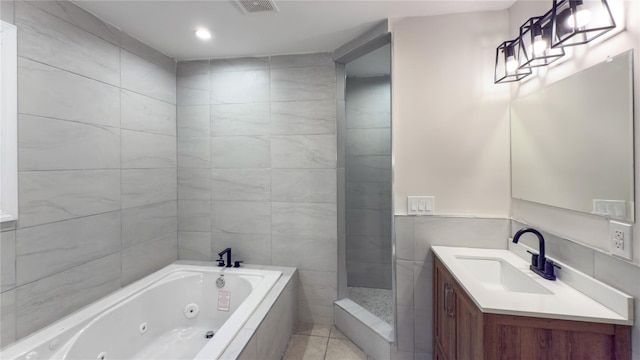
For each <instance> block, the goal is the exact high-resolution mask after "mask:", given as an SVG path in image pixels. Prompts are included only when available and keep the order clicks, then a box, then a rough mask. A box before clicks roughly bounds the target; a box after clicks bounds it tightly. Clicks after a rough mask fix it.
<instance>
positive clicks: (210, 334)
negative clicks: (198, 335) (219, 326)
mask: <svg viewBox="0 0 640 360" xmlns="http://www.w3.org/2000/svg"><path fill="white" fill-rule="evenodd" d="M212 337H213V331H211V330H209V331H207V333H206V334H205V335H204V338H205V339H211V338H212Z"/></svg>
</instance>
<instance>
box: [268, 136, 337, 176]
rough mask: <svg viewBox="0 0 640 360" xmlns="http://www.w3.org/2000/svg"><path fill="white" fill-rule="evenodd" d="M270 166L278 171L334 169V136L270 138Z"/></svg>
mask: <svg viewBox="0 0 640 360" xmlns="http://www.w3.org/2000/svg"><path fill="white" fill-rule="evenodd" d="M271 166H272V167H273V168H278V169H322V168H335V167H336V137H335V135H287V136H272V137H271Z"/></svg>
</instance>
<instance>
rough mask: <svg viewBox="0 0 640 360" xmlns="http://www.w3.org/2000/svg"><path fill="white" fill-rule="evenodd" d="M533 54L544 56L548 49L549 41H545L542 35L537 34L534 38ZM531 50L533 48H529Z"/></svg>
mask: <svg viewBox="0 0 640 360" xmlns="http://www.w3.org/2000/svg"><path fill="white" fill-rule="evenodd" d="M532 47H533V54H534V55H535V56H542V55H544V52H545V50H547V42H546V41H544V39H543V38H542V35H536V36H535V37H534V38H533V46H532ZM529 52H531V49H529Z"/></svg>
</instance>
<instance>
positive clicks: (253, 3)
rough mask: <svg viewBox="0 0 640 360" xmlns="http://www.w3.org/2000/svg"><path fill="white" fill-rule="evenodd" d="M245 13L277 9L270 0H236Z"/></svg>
mask: <svg viewBox="0 0 640 360" xmlns="http://www.w3.org/2000/svg"><path fill="white" fill-rule="evenodd" d="M236 2H237V3H238V4H239V5H240V8H241V9H242V11H243V12H244V13H245V14H250V13H257V12H263V11H278V7H277V6H276V4H275V3H274V2H273V1H271V0H236Z"/></svg>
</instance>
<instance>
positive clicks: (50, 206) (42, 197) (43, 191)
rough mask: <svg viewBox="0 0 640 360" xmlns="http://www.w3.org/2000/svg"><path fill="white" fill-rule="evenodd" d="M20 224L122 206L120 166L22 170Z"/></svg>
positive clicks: (57, 219)
mask: <svg viewBox="0 0 640 360" xmlns="http://www.w3.org/2000/svg"><path fill="white" fill-rule="evenodd" d="M18 181H19V184H20V186H19V194H18V199H19V200H18V201H19V212H20V220H19V222H18V225H19V226H20V227H27V226H33V225H38V224H45V223H49V222H53V221H59V220H67V219H72V218H76V217H81V216H86V215H94V214H99V213H103V212H108V211H113V210H119V209H120V170H72V171H21V172H19V174H18Z"/></svg>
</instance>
